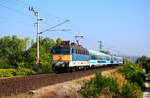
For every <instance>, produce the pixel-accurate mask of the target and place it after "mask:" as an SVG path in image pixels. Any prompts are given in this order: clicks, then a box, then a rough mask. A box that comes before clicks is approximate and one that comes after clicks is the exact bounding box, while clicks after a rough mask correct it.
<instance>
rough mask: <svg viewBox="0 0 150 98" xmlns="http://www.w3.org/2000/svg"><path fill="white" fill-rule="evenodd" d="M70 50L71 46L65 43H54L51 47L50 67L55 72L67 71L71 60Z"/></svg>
mask: <svg viewBox="0 0 150 98" xmlns="http://www.w3.org/2000/svg"><path fill="white" fill-rule="evenodd" d="M71 52H72V51H71V47H69V46H67V45H56V46H55V47H54V48H53V49H52V54H53V55H52V68H53V70H54V71H55V72H61V71H62V72H64V71H67V69H68V67H69V62H70V61H72V55H71Z"/></svg>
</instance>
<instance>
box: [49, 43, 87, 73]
mask: <svg viewBox="0 0 150 98" xmlns="http://www.w3.org/2000/svg"><path fill="white" fill-rule="evenodd" d="M52 54H53V55H52V68H53V70H54V71H55V72H58V73H59V72H66V71H75V70H79V69H83V68H87V67H89V52H88V50H87V49H86V48H83V47H82V46H81V45H76V44H75V43H70V41H62V43H61V44H60V45H56V46H54V47H53V49H52Z"/></svg>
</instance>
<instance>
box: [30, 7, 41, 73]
mask: <svg viewBox="0 0 150 98" xmlns="http://www.w3.org/2000/svg"><path fill="white" fill-rule="evenodd" d="M29 11H32V12H33V13H34V15H35V16H36V18H37V23H36V24H37V36H36V43H37V57H36V64H37V74H39V21H40V20H43V19H39V12H37V11H34V9H33V7H29Z"/></svg>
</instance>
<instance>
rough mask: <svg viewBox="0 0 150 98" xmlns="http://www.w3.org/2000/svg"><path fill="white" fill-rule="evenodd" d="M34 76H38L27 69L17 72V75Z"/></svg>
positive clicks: (20, 69) (19, 69)
mask: <svg viewBox="0 0 150 98" xmlns="http://www.w3.org/2000/svg"><path fill="white" fill-rule="evenodd" d="M33 74H36V72H35V71H33V70H31V69H27V68H18V69H17V71H16V75H33Z"/></svg>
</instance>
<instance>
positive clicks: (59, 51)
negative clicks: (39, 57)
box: [53, 47, 70, 54]
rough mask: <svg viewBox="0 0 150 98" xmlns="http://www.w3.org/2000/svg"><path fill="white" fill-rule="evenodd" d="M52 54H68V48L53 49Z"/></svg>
mask: <svg viewBox="0 0 150 98" xmlns="http://www.w3.org/2000/svg"><path fill="white" fill-rule="evenodd" d="M53 54H70V48H67V47H65V48H64V47H56V48H53Z"/></svg>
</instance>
